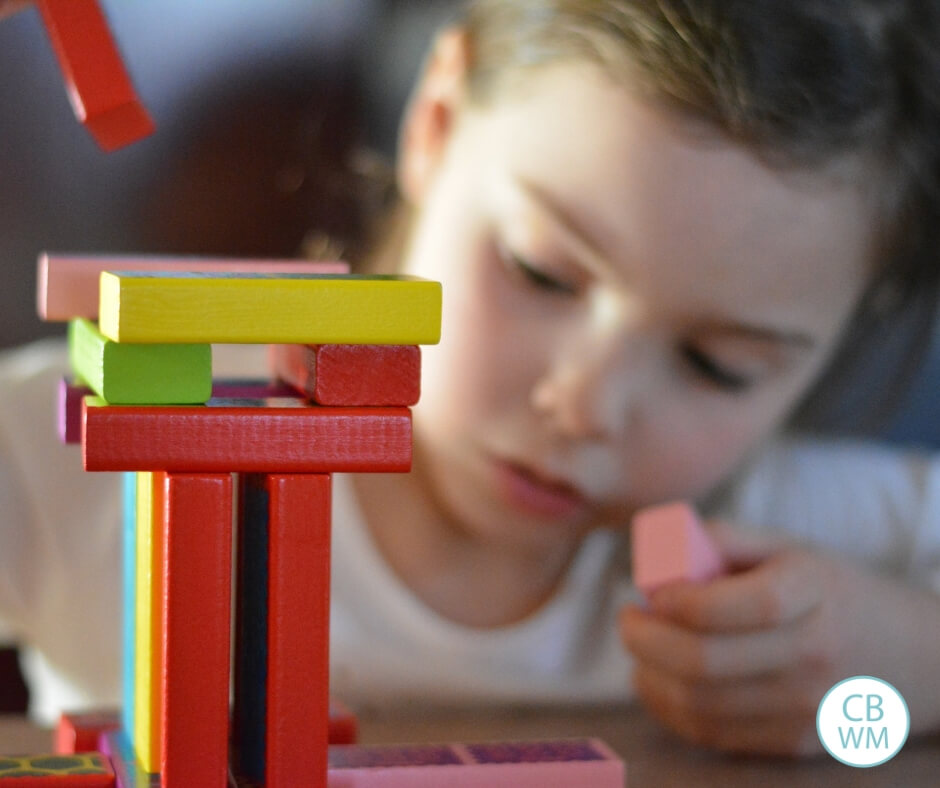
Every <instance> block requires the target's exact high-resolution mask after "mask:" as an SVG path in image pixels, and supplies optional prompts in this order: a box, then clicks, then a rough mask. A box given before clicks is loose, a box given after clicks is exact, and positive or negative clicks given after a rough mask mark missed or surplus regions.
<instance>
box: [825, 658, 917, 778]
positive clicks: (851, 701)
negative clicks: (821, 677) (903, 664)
mask: <svg viewBox="0 0 940 788" xmlns="http://www.w3.org/2000/svg"><path fill="white" fill-rule="evenodd" d="M910 730H911V714H910V712H909V711H908V708H907V703H906V701H905V700H904V698H903V696H902V695H901V693H900V692H898V691H897V689H895V688H894V687H893V686H892V685H891V684H889V683H888V682H887V681H883V680H882V679H879V678H875V677H874V676H853V677H852V678H848V679H844V680H842V681H840V682H839V683H838V684H836V685H834V686H833V687H832V688H830V690H829V691H828V692H827V693H826V694H825V696H824V697H823V699H822V701H820V703H819V710H818V711H817V712H816V732H817V733H818V734H819V741H820V742H822V745H823V747H825V748H826V751H827V752H828V753H829V754H830V755H831V756H832V757H833V758H835V759H836V760H837V761H841V762H842V763H844V764H846V765H847V766H855V767H858V768H862V769H865V768H869V767H871V766H878V765H880V764H882V763H885V762H886V761H890V760H891V759H892V758H893V757H894V756H895V755H897V754H898V753H899V752H900V751H901V748H902V747H903V746H904V743H905V742H906V741H907V736H908V734H909V733H910Z"/></svg>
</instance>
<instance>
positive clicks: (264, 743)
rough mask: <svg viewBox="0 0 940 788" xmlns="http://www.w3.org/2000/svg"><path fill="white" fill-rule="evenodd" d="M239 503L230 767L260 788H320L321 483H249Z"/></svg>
mask: <svg viewBox="0 0 940 788" xmlns="http://www.w3.org/2000/svg"><path fill="white" fill-rule="evenodd" d="M242 500H243V503H242V507H241V519H240V524H239V538H240V545H239V546H240V549H239V572H238V576H239V614H240V615H239V618H240V620H241V624H240V625H239V629H238V634H237V637H236V667H235V674H236V695H235V712H234V723H233V724H234V740H235V742H236V745H235V754H236V767H237V769H238V771H239V772H240V773H241V774H242V775H244V776H247V777H248V778H249V779H251V780H254V781H257V782H261V783H263V784H264V785H265V786H266V788H278V787H279V786H281V787H283V788H290V787H291V786H297V785H303V786H307V787H308V788H325V786H326V748H327V743H328V734H329V624H330V477H329V476H328V475H326V474H295V475H290V474H273V475H268V476H261V475H254V474H252V475H249V476H247V477H245V478H244V484H243V496H242ZM262 645H264V646H266V648H261V649H260V651H261V653H259V647H261V646H262ZM259 685H260V687H259ZM243 693H247V696H246V697H245V698H244V700H242V699H240V697H239V696H240V695H241V694H243Z"/></svg>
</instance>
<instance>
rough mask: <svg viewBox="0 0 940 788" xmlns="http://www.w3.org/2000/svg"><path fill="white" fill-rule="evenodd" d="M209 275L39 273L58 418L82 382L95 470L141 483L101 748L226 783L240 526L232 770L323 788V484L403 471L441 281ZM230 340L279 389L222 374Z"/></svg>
mask: <svg viewBox="0 0 940 788" xmlns="http://www.w3.org/2000/svg"><path fill="white" fill-rule="evenodd" d="M216 266H217V264H216V263H214V262H211V261H196V260H191V261H163V260H148V259H135V260H113V259H112V260H107V259H105V260H96V259H93V258H78V259H76V258H69V259H63V258H54V257H53V258H50V257H44V258H42V259H41V260H40V276H39V281H40V283H41V284H42V288H41V291H40V298H39V308H40V314H41V315H42V316H43V317H44V318H45V319H47V320H57V319H58V320H61V319H67V320H69V321H70V323H69V358H70V362H71V365H72V368H73V372H74V374H75V376H76V380H75V381H73V382H70V383H66V384H65V385H64V392H65V397H64V399H63V402H64V404H65V405H66V413H65V418H64V419H63V421H64V422H65V424H66V425H67V424H68V423H69V421H70V419H69V415H70V414H69V413H68V410H69V408H68V403H69V402H72V411H73V415H74V411H75V405H76V404H77V402H78V400H77V398H76V396H75V395H76V394H77V393H80V392H78V391H77V390H76V388H75V387H76V385H77V384H82V385H84V386H87V387H88V388H89V389H90V390H91V392H92V393H91V394H90V395H86V396H84V397H83V401H82V402H81V429H80V433H81V442H82V455H83V462H84V467H85V469H86V470H91V471H122V472H125V473H128V474H133V476H127V477H125V490H126V507H125V508H126V516H125V520H126V522H125V542H124V544H125V551H126V552H125V591H124V594H125V640H124V655H125V668H124V672H125V684H124V686H125V690H124V707H123V715H122V732H121V734H118V736H117V739H116V742H115V746H114V747H113V752H114V751H116V752H121V753H125V754H128V753H133V755H134V756H135V757H134V761H133V762H131V769H132V770H133V771H136V772H137V773H139V774H144V775H149V776H150V777H148V779H151V780H152V776H153V775H159V780H160V784H161V785H163V786H166V788H173V786H198V787H199V788H209V787H210V786H224V785H226V784H227V780H228V775H229V767H230V763H229V740H230V725H229V721H230V719H229V691H230V689H229V675H230V664H229V662H230V640H231V632H230V614H231V609H232V605H233V589H232V577H233V567H232V555H233V520H234V521H235V522H236V531H237V534H238V538H237V546H236V547H235V550H234V552H235V554H236V555H237V556H238V557H237V564H238V569H237V572H235V576H236V577H237V578H238V583H237V590H236V591H235V592H234V597H235V600H236V604H235V608H236V617H235V619H236V627H235V629H236V631H235V633H234V634H235V638H234V641H235V665H234V674H235V682H234V710H233V713H232V718H231V742H232V753H233V759H232V763H231V767H232V770H233V772H234V773H235V775H236V776H237V778H238V779H242V780H245V781H248V782H250V783H252V784H263V785H269V786H278V785H282V786H297V785H310V786H316V785H326V778H327V762H326V748H327V738H328V730H327V728H328V714H329V698H328V687H329V679H328V665H329V662H328V658H329V650H328V632H329V574H330V571H329V570H330V549H329V545H330V484H331V477H330V474H331V473H333V472H341V471H347V472H360V473H361V472H376V471H380V472H394V471H399V472H402V471H407V470H408V469H409V467H410V462H411V414H410V410H409V406H410V405H412V404H414V403H415V402H416V401H417V397H418V394H419V389H420V383H419V380H420V356H419V349H418V347H417V346H418V345H419V344H422V343H433V342H437V340H438V338H439V335H440V312H441V291H440V285H439V284H438V283H435V282H428V281H424V280H419V279H414V278H407V277H394V276H382V277H368V276H366V277H352V276H348V275H346V274H344V273H337V271H343V270H345V268H344V267H342V266H340V267H337V265H328V266H326V267H324V266H323V265H322V264H321V265H315V264H304V265H303V266H301V265H300V264H296V263H295V264H293V268H292V269H291V273H284V272H282V271H278V268H279V266H278V264H276V263H264V262H258V263H251V262H240V263H237V264H234V265H225V270H224V271H223V272H219V271H217V270H216V271H213V270H211V269H212V268H214V267H216ZM181 267H183V268H185V269H186V270H185V271H180V270H179V268H181ZM174 268H175V269H177V270H173V269H174ZM200 269H202V270H200ZM96 280H97V281H98V286H97V288H96V287H95V286H94V282H95V281H96ZM95 291H97V292H95ZM83 293H85V294H86V300H85V301H79V300H77V299H78V298H79V296H81V294H83ZM92 294H93V295H94V296H95V297H92V298H90V299H89V298H87V295H92ZM69 298H71V299H73V300H72V301H69V300H68V299H69ZM220 342H237V343H242V342H249V343H251V342H254V343H270V344H271V348H270V357H271V363H272V366H273V367H274V369H275V370H276V372H277V374H278V375H279V377H280V383H278V382H277V381H274V380H265V381H256V382H244V381H242V382H240V383H239V384H237V385H235V384H226V383H225V382H223V381H218V380H215V381H214V380H213V378H212V367H211V344H213V343H220ZM288 343H293V344H288ZM273 395H276V396H273ZM71 421H72V422H73V423H74V419H72V420H71ZM72 433H73V434H74V428H73V429H72ZM233 474H237V475H238V476H237V481H236V482H233ZM233 484H234V487H233ZM233 501H234V502H235V503H234V507H235V511H234V515H235V516H234V518H233ZM121 736H124V737H126V739H127V742H126V743H124V744H122V743H121V741H120V737H121ZM127 745H129V746H127ZM112 757H113V755H112Z"/></svg>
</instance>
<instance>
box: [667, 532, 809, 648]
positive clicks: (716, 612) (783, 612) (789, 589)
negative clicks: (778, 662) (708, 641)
mask: <svg viewBox="0 0 940 788" xmlns="http://www.w3.org/2000/svg"><path fill="white" fill-rule="evenodd" d="M821 573H822V564H821V563H820V562H817V561H814V560H813V559H812V558H811V556H810V555H809V554H808V553H806V552H803V551H800V550H785V551H783V552H780V553H777V554H776V555H774V556H772V557H770V558H768V559H766V560H765V561H764V562H763V563H760V564H758V565H757V566H755V567H753V568H751V569H747V570H745V571H742V572H738V573H736V574H730V575H725V576H723V577H719V578H717V579H715V580H712V581H711V582H708V583H673V584H671V585H667V586H664V587H663V588H661V589H659V590H658V591H656V592H655V593H653V594H652V596H651V598H650V609H651V610H652V611H653V612H654V613H656V614H658V615H660V616H664V617H667V618H669V619H670V620H671V621H673V622H675V623H677V624H681V625H682V626H685V627H689V628H691V629H694V630H696V631H698V632H715V633H720V632H742V631H748V630H764V629H772V628H775V627H780V626H785V625H787V624H790V623H792V622H795V621H798V620H799V619H801V618H803V617H804V616H806V615H807V614H808V613H810V612H811V611H812V610H813V609H814V608H815V607H816V606H817V605H818V604H819V602H820V600H821V591H822V587H823V583H824V581H825V579H824V578H822V577H821V576H820V575H821Z"/></svg>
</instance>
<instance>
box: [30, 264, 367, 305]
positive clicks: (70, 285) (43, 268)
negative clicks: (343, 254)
mask: <svg viewBox="0 0 940 788" xmlns="http://www.w3.org/2000/svg"><path fill="white" fill-rule="evenodd" d="M104 271H176V272H180V273H182V272H198V271H202V272H204V273H209V272H212V271H216V272H222V271H225V272H229V273H268V274H287V273H297V274H345V273H348V272H349V266H348V265H347V264H346V263H341V262H316V263H314V262H308V261H306V260H239V259H235V260H229V259H226V258H214V257H119V256H117V255H53V254H46V253H44V254H41V255H39V259H38V262H37V264H36V281H37V287H36V310H37V311H38V312H39V316H40V317H41V318H42V319H43V320H47V321H66V320H73V319H74V318H76V317H84V318H87V319H88V320H97V319H98V300H99V297H98V282H99V280H100V279H101V274H102V272H104Z"/></svg>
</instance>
